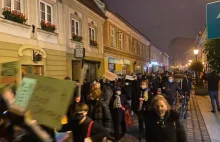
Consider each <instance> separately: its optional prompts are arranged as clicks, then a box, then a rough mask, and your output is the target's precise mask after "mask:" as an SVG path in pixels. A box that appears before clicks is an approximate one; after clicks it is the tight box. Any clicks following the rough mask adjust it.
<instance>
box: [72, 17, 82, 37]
mask: <svg viewBox="0 0 220 142" xmlns="http://www.w3.org/2000/svg"><path fill="white" fill-rule="evenodd" d="M79 28H80V27H79V21H77V20H75V19H72V35H80V32H79Z"/></svg>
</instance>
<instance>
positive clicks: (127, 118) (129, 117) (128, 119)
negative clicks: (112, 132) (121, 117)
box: [125, 110, 133, 128]
mask: <svg viewBox="0 0 220 142" xmlns="http://www.w3.org/2000/svg"><path fill="white" fill-rule="evenodd" d="M125 124H126V128H129V127H131V125H132V124H133V118H132V115H131V110H126V111H125Z"/></svg>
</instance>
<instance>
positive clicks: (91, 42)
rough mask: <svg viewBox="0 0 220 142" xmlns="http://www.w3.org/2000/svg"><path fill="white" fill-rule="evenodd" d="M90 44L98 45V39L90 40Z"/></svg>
mask: <svg viewBox="0 0 220 142" xmlns="http://www.w3.org/2000/svg"><path fill="white" fill-rule="evenodd" d="M90 45H92V46H97V45H98V43H97V41H95V40H90Z"/></svg>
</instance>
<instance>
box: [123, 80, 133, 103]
mask: <svg viewBox="0 0 220 142" xmlns="http://www.w3.org/2000/svg"><path fill="white" fill-rule="evenodd" d="M122 93H123V94H125V96H126V99H127V101H128V103H129V105H130V107H131V100H132V86H131V84H130V81H129V80H125V83H124V86H123V87H122Z"/></svg>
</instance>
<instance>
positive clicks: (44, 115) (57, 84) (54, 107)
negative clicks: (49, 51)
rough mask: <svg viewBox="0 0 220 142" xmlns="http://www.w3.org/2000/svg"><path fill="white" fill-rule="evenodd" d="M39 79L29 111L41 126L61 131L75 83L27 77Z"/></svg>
mask: <svg viewBox="0 0 220 142" xmlns="http://www.w3.org/2000/svg"><path fill="white" fill-rule="evenodd" d="M27 77H28V78H34V79H37V84H36V87H35V89H34V92H33V95H32V97H31V99H30V102H29V104H28V107H27V109H28V110H31V113H32V115H33V117H34V119H36V120H37V122H38V123H39V124H43V125H45V126H48V127H50V128H55V129H60V127H61V123H60V122H61V119H62V117H63V116H64V115H66V112H67V109H68V107H69V104H70V102H71V99H72V96H73V92H74V89H75V83H74V82H72V81H67V80H59V79H55V78H49V77H43V76H36V75H27Z"/></svg>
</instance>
